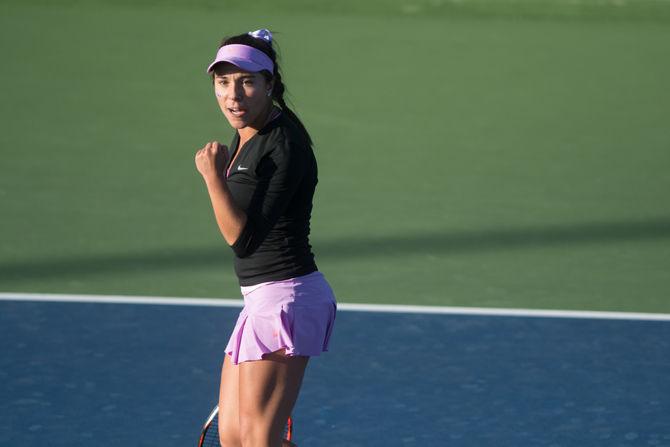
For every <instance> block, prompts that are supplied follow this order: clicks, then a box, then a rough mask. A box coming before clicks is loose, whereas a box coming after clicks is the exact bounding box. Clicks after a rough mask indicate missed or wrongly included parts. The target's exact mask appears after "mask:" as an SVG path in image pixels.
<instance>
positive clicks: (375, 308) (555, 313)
mask: <svg viewBox="0 0 670 447" xmlns="http://www.w3.org/2000/svg"><path fill="white" fill-rule="evenodd" d="M0 301H42V302H45V301H46V302H58V303H109V304H153V305H170V306H214V307H242V304H243V303H242V300H241V299H225V298H184V297H165V296H129V295H68V294H55V293H11V292H8V293H0ZM337 309H338V310H345V311H355V312H386V313H404V314H442V315H484V316H496V317H535V318H591V319H604V320H648V321H670V314H662V313H641V312H603V311H585V310H539V309H502V308H493V307H450V306H412V305H402V304H398V305H396V304H355V303H338V304H337Z"/></svg>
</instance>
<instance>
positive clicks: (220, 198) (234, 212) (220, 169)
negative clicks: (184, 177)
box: [195, 141, 247, 245]
mask: <svg viewBox="0 0 670 447" xmlns="http://www.w3.org/2000/svg"><path fill="white" fill-rule="evenodd" d="M226 162H227V154H226V148H225V146H222V145H220V144H219V143H218V142H216V141H213V142H211V143H207V144H206V145H205V146H204V147H203V148H202V149H200V150H199V151H198V152H197V153H196V155H195V165H196V167H197V168H198V171H199V172H200V174H201V175H202V177H203V180H204V181H205V185H207V192H208V193H209V198H210V200H211V201H212V208H213V209H214V216H215V217H216V223H217V224H218V225H219V230H220V231H221V234H222V235H223V238H224V239H225V240H226V242H227V243H228V245H233V244H234V243H235V241H237V238H238V237H239V236H240V234H241V233H242V230H243V229H244V225H245V224H246V223H247V215H246V213H245V212H244V211H243V210H241V209H240V208H239V207H238V206H237V205H236V204H235V202H234V201H233V198H232V196H231V195H230V191H229V190H228V186H227V185H226V182H225V175H226V174H225V172H224V170H225V166H226V164H227V163H226Z"/></svg>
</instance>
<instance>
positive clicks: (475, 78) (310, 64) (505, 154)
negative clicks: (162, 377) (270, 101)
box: [0, 0, 670, 312]
mask: <svg viewBox="0 0 670 447" xmlns="http://www.w3.org/2000/svg"><path fill="white" fill-rule="evenodd" d="M254 4H255V5H256V8H255V9H253V8H252V7H251V6H244V5H241V4H240V3H238V2H230V3H229V2H213V1H211V2H210V1H204V2H187V1H185V0H184V1H177V0H172V1H168V2H166V3H162V2H156V1H144V2H131V1H119V2H112V1H92V2H77V1H64V2H61V3H58V5H55V3H48V2H43V1H39V2H18V1H8V2H3V3H2V5H0V11H1V12H2V13H1V14H0V39H1V41H2V54H3V56H2V58H3V60H2V64H0V82H2V85H3V100H2V101H1V102H0V117H1V118H2V123H3V126H2V132H1V133H0V150H1V151H2V163H1V164H0V210H1V213H2V218H1V219H0V291H5V292H7V291H14V292H51V293H59V292H60V293H95V294H131V295H161V296H199V297H228V298H235V297H238V296H239V288H238V286H237V282H236V279H235V276H234V273H233V269H232V263H231V260H232V258H231V253H230V250H229V249H228V248H227V246H226V244H225V242H224V241H223V239H222V238H221V236H220V235H219V234H218V232H217V228H216V225H215V222H214V219H213V215H212V212H211V209H210V204H209V199H208V197H207V195H206V191H205V188H204V185H203V183H202V180H201V179H200V177H199V175H198V173H197V171H196V169H195V166H194V162H193V157H194V154H195V151H196V150H197V149H199V148H200V147H201V146H202V145H204V143H205V142H207V141H209V140H212V139H218V140H219V141H222V142H224V143H227V142H228V141H229V140H230V138H231V135H232V133H231V131H230V129H229V127H228V124H227V122H226V121H225V119H224V117H223V116H222V115H221V114H220V112H219V111H218V109H217V106H216V103H215V101H214V98H213V95H212V91H211V84H210V83H209V80H208V78H207V76H206V75H205V74H204V69H205V67H206V65H207V64H208V62H209V61H210V59H211V58H212V57H213V55H214V52H215V51H216V48H217V44H218V41H219V40H220V39H221V37H223V36H224V35H226V34H234V33H238V32H243V31H248V30H253V29H257V28H261V27H268V28H270V29H272V30H274V31H277V33H276V38H277V40H278V42H279V44H280V48H281V55H282V61H283V63H284V66H283V67H284V74H285V81H286V83H287V86H288V88H289V92H290V93H291V98H292V101H293V103H294V105H295V110H296V111H297V112H298V114H299V115H300V116H301V117H302V118H303V120H304V122H305V123H306V125H307V127H308V129H309V130H310V132H311V134H312V136H313V138H314V140H315V143H316V146H315V153H316V155H317V159H318V161H319V174H320V182H319V186H318V188H317V195H316V201H315V208H314V213H313V220H312V233H313V236H312V242H313V246H314V249H315V252H316V256H317V263H318V265H319V268H320V270H322V271H323V272H324V273H325V275H326V277H327V278H328V279H329V281H330V282H331V284H332V286H333V288H334V289H335V292H336V294H337V296H338V298H339V299H340V300H341V301H345V302H371V303H408V304H430V305H464V306H487V307H491V306H493V307H532V308H547V309H552V308H553V309H556V308H560V309H593V310H626V311H649V312H670V301H669V300H668V299H667V298H668V296H669V295H670V201H669V200H668V192H669V191H670V175H668V172H669V168H670V132H668V123H669V120H668V118H669V117H670V89H669V88H668V79H670V13H669V12H670V3H669V2H668V1H660V0H659V1H637V2H636V1H623V0H622V1H618V2H611V3H609V2H596V1H586V2H569V1H567V0H566V1H559V0H555V1H553V0H546V1H540V0H536V1H525V2H511V1H506V2H497V3H496V2H484V1H463V2H440V1H432V2H429V1H423V2H419V1H414V2H413V1H406V2H401V1H399V0H395V1H388V2H382V1H381V0H377V1H375V2H369V3H368V2H361V3H360V4H359V3H355V2H353V1H351V2H335V3H327V2H318V3H311V2H310V3H308V2H305V1H298V0H295V1H289V2H281V5H282V6H278V4H279V2H269V1H262V2H256V3H254ZM193 5H196V6H193ZM310 5H311V6H310ZM356 5H358V6H356ZM360 5H366V6H360Z"/></svg>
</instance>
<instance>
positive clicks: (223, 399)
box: [219, 354, 240, 446]
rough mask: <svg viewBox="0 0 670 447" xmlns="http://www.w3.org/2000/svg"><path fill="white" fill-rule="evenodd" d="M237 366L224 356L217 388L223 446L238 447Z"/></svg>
mask: <svg viewBox="0 0 670 447" xmlns="http://www.w3.org/2000/svg"><path fill="white" fill-rule="evenodd" d="M238 386H239V365H234V364H233V362H232V360H231V359H230V356H229V355H227V354H226V356H225V358H224V360H223V368H222V369H221V386H220V388H219V438H220V439H221V440H222V441H224V443H223V445H226V446H227V445H230V446H239V445H240V405H239V402H240V401H239V388H238Z"/></svg>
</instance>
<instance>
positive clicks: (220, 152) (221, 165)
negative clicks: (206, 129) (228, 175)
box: [195, 141, 228, 180]
mask: <svg viewBox="0 0 670 447" xmlns="http://www.w3.org/2000/svg"><path fill="white" fill-rule="evenodd" d="M227 162H228V148H227V147H226V146H224V145H223V144H219V143H218V142H216V141H212V142H210V143H207V144H205V147H203V148H202V149H200V150H199V151H198V152H196V153H195V166H196V168H198V172H200V174H201V175H202V176H203V177H204V178H205V179H206V180H207V179H211V178H214V177H216V176H224V177H225V172H224V171H225V169H226V164H227Z"/></svg>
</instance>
